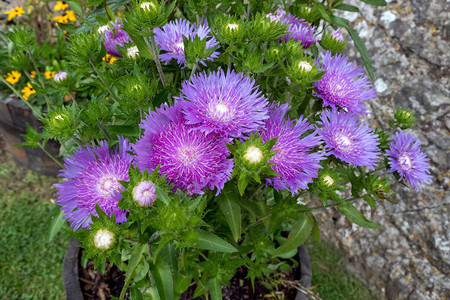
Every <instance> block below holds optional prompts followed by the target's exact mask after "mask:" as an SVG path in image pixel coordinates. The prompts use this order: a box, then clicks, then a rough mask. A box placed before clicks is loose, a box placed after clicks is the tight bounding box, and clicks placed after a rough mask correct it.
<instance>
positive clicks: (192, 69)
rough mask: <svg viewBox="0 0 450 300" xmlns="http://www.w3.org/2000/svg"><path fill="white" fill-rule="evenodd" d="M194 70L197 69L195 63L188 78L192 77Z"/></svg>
mask: <svg viewBox="0 0 450 300" xmlns="http://www.w3.org/2000/svg"><path fill="white" fill-rule="evenodd" d="M196 70H197V65H196V64H195V65H194V67H193V68H192V72H191V75H190V76H189V79H190V78H192V76H193V75H194V73H195V71H196Z"/></svg>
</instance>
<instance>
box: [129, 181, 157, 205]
mask: <svg viewBox="0 0 450 300" xmlns="http://www.w3.org/2000/svg"><path fill="white" fill-rule="evenodd" d="M132 194H133V200H134V201H136V203H137V204H138V205H140V206H143V207H145V206H150V205H152V204H153V202H155V199H156V189H155V185H154V184H153V182H151V181H141V182H139V183H138V184H137V185H136V186H135V187H134V188H133V192H132Z"/></svg>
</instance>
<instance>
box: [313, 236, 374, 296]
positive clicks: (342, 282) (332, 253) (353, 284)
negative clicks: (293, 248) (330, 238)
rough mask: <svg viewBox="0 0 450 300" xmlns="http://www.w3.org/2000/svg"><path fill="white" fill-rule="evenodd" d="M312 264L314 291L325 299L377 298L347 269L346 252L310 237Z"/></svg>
mask: <svg viewBox="0 0 450 300" xmlns="http://www.w3.org/2000/svg"><path fill="white" fill-rule="evenodd" d="M306 247H307V249H308V254H309V256H310V259H311V266H312V274H313V276H312V286H313V291H315V292H318V293H319V294H320V295H321V297H322V299H324V300H328V299H331V300H340V299H342V300H344V299H345V300H348V299H352V300H353V299H355V300H356V299H358V300H359V299H361V300H371V299H374V300H375V299H376V296H375V294H374V293H373V292H372V291H370V290H369V289H367V287H366V286H365V285H364V284H363V283H362V282H361V281H360V280H358V279H357V278H355V277H354V276H352V275H351V274H350V273H349V272H347V269H346V261H345V258H344V257H345V254H343V253H340V252H339V251H337V250H336V249H334V248H333V247H331V246H329V245H327V244H325V243H323V242H320V243H319V242H315V241H313V240H312V239H309V242H308V243H307V245H306Z"/></svg>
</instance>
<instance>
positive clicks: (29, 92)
mask: <svg viewBox="0 0 450 300" xmlns="http://www.w3.org/2000/svg"><path fill="white" fill-rule="evenodd" d="M22 94H23V95H22V97H23V99H25V100H28V98H29V97H30V96H31V95H32V94H36V91H35V90H34V88H33V86H32V85H31V84H30V83H29V82H27V86H26V87H24V88H23V89H22Z"/></svg>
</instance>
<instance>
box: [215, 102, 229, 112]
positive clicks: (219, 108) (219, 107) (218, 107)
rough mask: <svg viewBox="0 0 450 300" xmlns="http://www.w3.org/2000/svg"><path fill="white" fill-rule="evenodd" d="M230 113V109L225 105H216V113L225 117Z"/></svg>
mask: <svg viewBox="0 0 450 300" xmlns="http://www.w3.org/2000/svg"><path fill="white" fill-rule="evenodd" d="M227 111H228V107H227V106H226V105H225V104H222V103H219V104H217V105H216V112H218V113H219V114H220V115H223V114H224V113H226V112H227Z"/></svg>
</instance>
